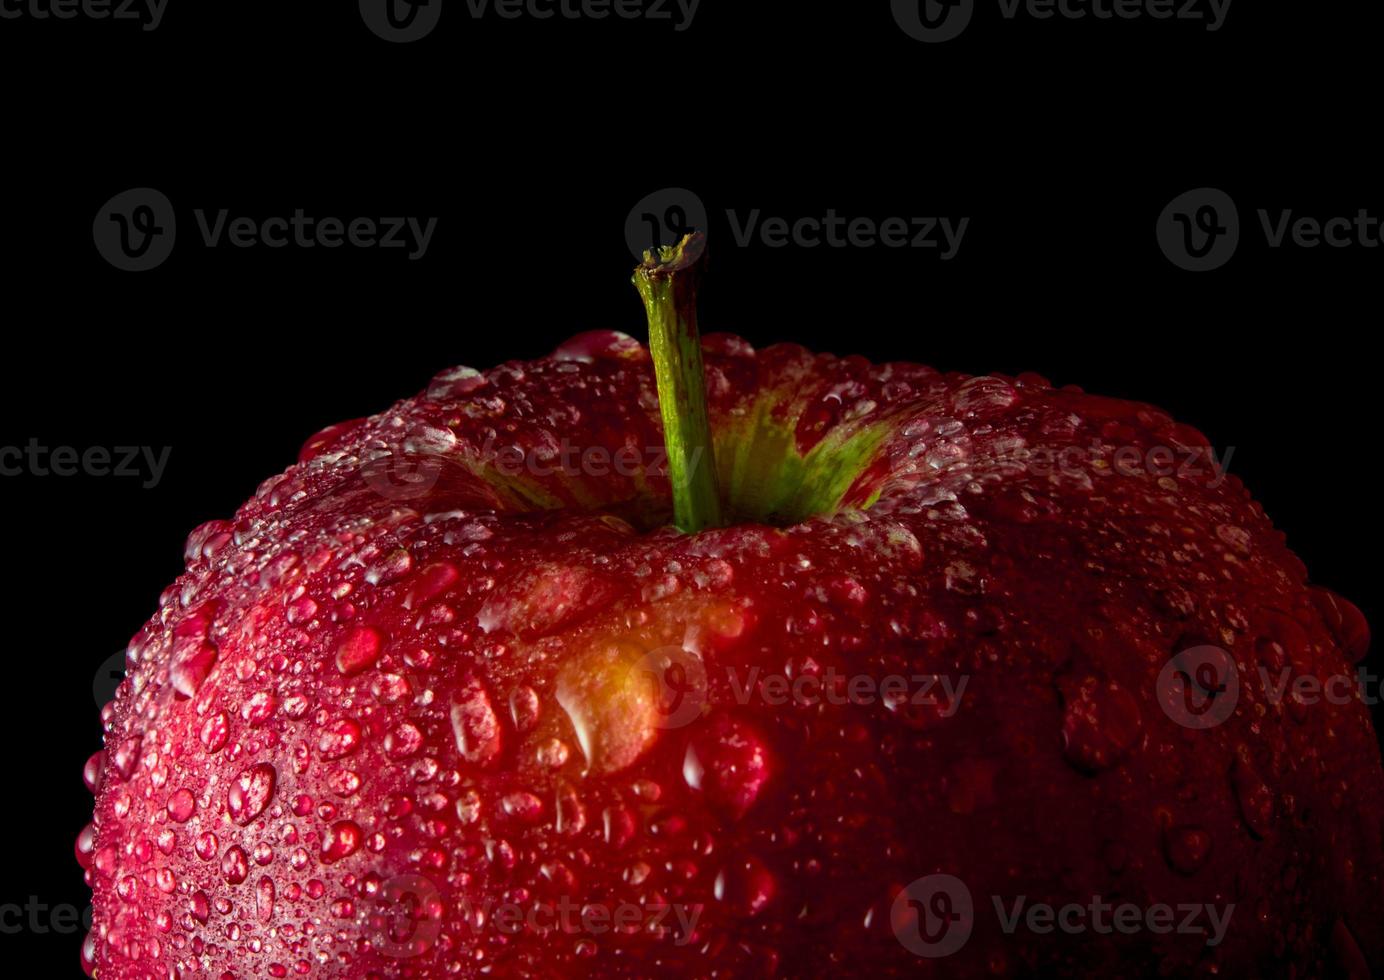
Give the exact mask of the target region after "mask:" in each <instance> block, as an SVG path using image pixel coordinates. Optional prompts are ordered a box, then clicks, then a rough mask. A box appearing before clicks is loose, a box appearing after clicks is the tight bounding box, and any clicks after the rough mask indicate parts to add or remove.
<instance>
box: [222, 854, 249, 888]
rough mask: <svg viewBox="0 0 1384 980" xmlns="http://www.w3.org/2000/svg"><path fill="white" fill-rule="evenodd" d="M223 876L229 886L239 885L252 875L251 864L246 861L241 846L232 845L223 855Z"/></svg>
mask: <svg viewBox="0 0 1384 980" xmlns="http://www.w3.org/2000/svg"><path fill="white" fill-rule="evenodd" d="M221 874H222V875H223V876H224V877H225V879H226V881H227V883H228V884H232V885H238V884H240V883H241V882H242V881H244V880H245V879H246V877H247V876H248V875H249V874H250V864H249V862H248V861H246V860H245V852H244V851H242V850H241V849H240V847H239V845H236V844H232V845H231V846H230V847H228V848H226V853H225V854H223V855H221Z"/></svg>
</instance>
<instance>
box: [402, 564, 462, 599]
mask: <svg viewBox="0 0 1384 980" xmlns="http://www.w3.org/2000/svg"><path fill="white" fill-rule="evenodd" d="M460 580H461V573H460V572H458V571H457V569H456V566H455V565H452V564H451V563H449V562H445V561H444V562H437V563H435V564H432V565H429V566H428V567H426V568H424V569H423V570H422V571H421V572H419V573H418V577H417V578H415V579H414V580H413V584H412V586H410V587H409V591H408V595H407V596H405V597H404V608H405V609H417V608H419V607H420V606H423V605H425V604H426V603H428V602H429V601H431V600H432V599H435V598H437V597H438V596H440V595H442V593H444V592H446V591H447V590H448V589H450V588H451V587H452V586H454V585H456V583H457V582H459V581H460Z"/></svg>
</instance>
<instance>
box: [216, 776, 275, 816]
mask: <svg viewBox="0 0 1384 980" xmlns="http://www.w3.org/2000/svg"><path fill="white" fill-rule="evenodd" d="M277 778H278V772H277V771H276V770H275V769H274V767H273V766H271V765H270V764H269V763H267V762H261V763H258V764H257V765H253V766H250V767H249V768H247V769H245V770H243V771H242V772H241V773H240V775H239V776H237V777H236V779H235V782H233V783H231V788H230V789H229V790H228V791H227V793H226V809H227V811H228V812H229V813H230V815H231V819H232V820H234V821H235V822H236V823H238V824H240V825H241V826H242V827H244V826H245V825H246V824H248V823H250V822H251V821H253V820H254V819H255V818H256V817H258V816H259V815H260V814H261V813H263V812H264V808H265V807H267V806H268V805H269V801H270V800H271V799H273V798H274V783H275V781H276V779H277Z"/></svg>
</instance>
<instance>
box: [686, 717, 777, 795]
mask: <svg viewBox="0 0 1384 980" xmlns="http://www.w3.org/2000/svg"><path fill="white" fill-rule="evenodd" d="M682 773H683V778H684V779H686V781H687V785H688V786H690V787H692V788H693V789H695V790H700V791H701V792H702V794H703V796H704V798H705V799H706V802H707V805H708V806H710V807H711V808H712V809H713V810H715V811H716V812H717V813H719V814H721V815H722V816H724V817H728V818H730V819H732V820H739V819H740V818H741V817H742V816H744V815H745V812H746V811H747V810H749V808H750V807H751V806H752V805H753V804H754V802H755V800H756V799H758V797H759V793H760V790H762V789H763V788H764V784H765V783H766V782H768V780H769V751H768V747H767V746H766V745H765V744H764V740H763V739H762V738H761V737H760V735H759V733H758V732H756V731H755V730H754V729H753V728H751V727H750V726H749V725H747V724H744V723H743V722H740V721H736V720H734V719H729V718H719V719H716V720H715V721H713V722H711V723H710V724H708V725H706V726H704V727H703V728H702V729H700V730H699V731H698V732H697V733H696V734H695V735H694V736H693V738H692V739H691V741H690V742H689V743H688V746H687V752H686V754H685V755H684V757H683V764H682Z"/></svg>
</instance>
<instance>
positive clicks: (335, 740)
mask: <svg viewBox="0 0 1384 980" xmlns="http://www.w3.org/2000/svg"><path fill="white" fill-rule="evenodd" d="M359 747H360V725H359V724H357V723H356V722H355V721H353V720H352V719H350V718H339V719H337V720H336V721H334V722H332V723H331V724H329V725H328V726H327V728H326V729H325V730H324V731H323V732H322V735H321V736H320V737H319V738H318V739H317V752H318V754H319V755H321V756H322V758H323V759H325V760H327V761H328V762H330V761H332V760H333V759H341V758H344V757H345V756H348V755H350V754H351V753H352V752H354V751H355V750H356V749H357V748H359Z"/></svg>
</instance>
